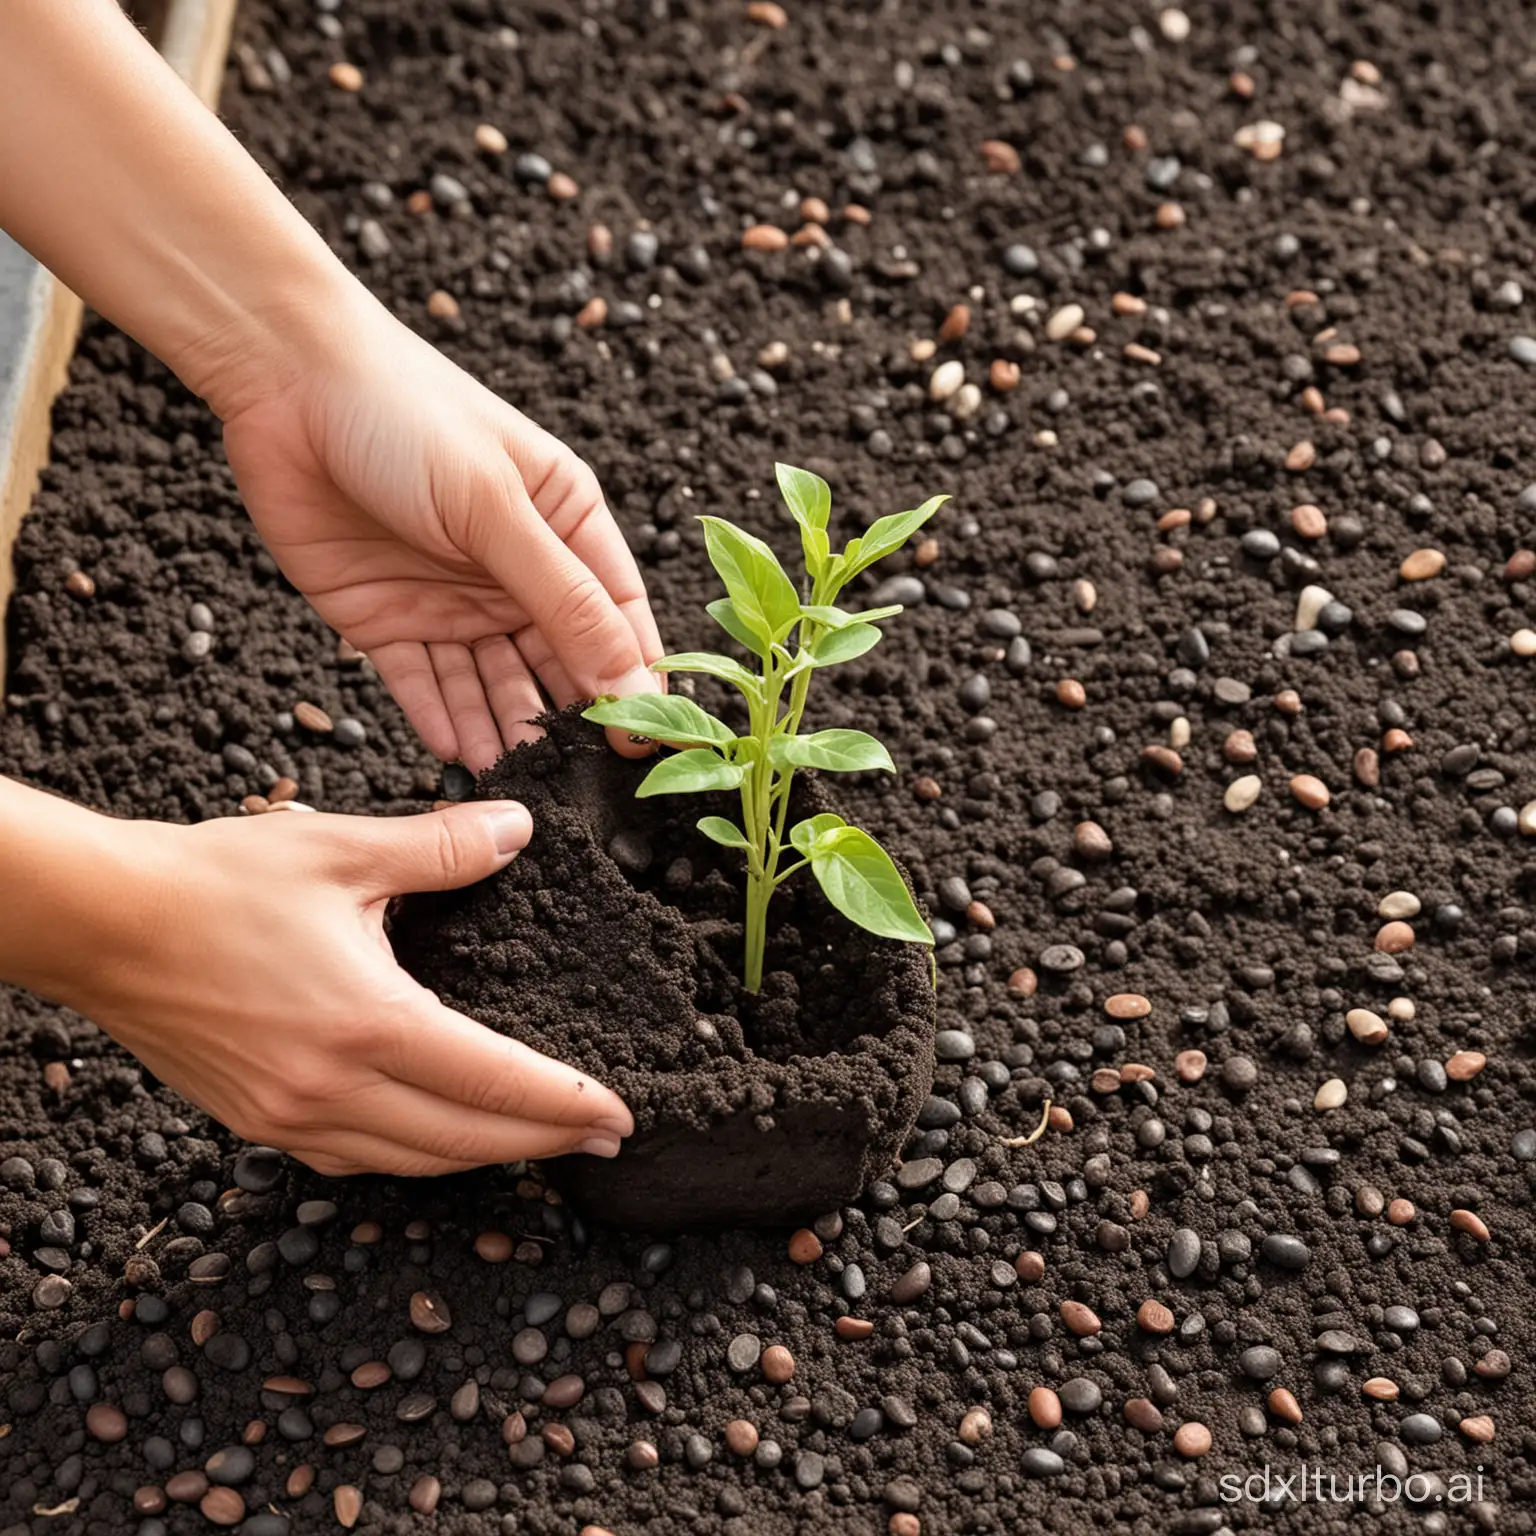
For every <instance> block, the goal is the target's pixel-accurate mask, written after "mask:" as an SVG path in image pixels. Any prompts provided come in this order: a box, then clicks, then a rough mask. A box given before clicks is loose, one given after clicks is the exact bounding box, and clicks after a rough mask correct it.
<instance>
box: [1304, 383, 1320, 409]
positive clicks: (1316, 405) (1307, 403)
mask: <svg viewBox="0 0 1536 1536" xmlns="http://www.w3.org/2000/svg"><path fill="white" fill-rule="evenodd" d="M1301 407H1302V409H1303V410H1305V411H1310V412H1311V413H1312V414H1313V415H1314V416H1321V415H1322V414H1323V410H1324V406H1323V392H1322V390H1320V389H1319V388H1318V387H1317V386H1316V385H1315V384H1309V385H1307V387H1306V388H1305V389H1304V390H1302V392H1301Z"/></svg>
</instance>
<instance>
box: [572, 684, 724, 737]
mask: <svg viewBox="0 0 1536 1536" xmlns="http://www.w3.org/2000/svg"><path fill="white" fill-rule="evenodd" d="M581 717H582V719H583V720H595V721H596V722H597V723H598V724H599V725H616V726H618V728H619V729H620V730H621V731H633V732H634V734H635V735H637V736H649V737H650V738H651V740H652V741H667V742H674V741H680V742H683V743H685V744H686V745H689V746H692V745H699V746H709V747H729V746H733V745H734V744H735V741H736V737H735V735H734V734H733V732H732V731H731V728H730V726H728V725H727V724H726V723H725V721H723V720H717V719H715V717H714V716H713V715H710V714H706V713H705V712H704V711H703V710H702V709H700V708H699V706H698V705H697V704H695V703H694V702H693V700H692V699H685V698H684V697H683V696H682V695H681V694H678V693H633V694H631V695H630V696H629V697H628V698H627V699H610V700H608V701H607V702H606V703H602V704H593V705H591V706H590V707H589V708H587V709H584V710H582V712H581Z"/></svg>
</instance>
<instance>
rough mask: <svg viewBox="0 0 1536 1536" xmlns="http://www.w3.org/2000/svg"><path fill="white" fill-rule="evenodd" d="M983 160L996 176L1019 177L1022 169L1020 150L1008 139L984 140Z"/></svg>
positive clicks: (982, 148)
mask: <svg viewBox="0 0 1536 1536" xmlns="http://www.w3.org/2000/svg"><path fill="white" fill-rule="evenodd" d="M981 158H982V161H983V163H984V164H985V165H986V167H987V170H988V172H989V173H990V174H992V175H994V176H1017V175H1018V173H1019V170H1020V168H1021V162H1020V160H1019V152H1018V150H1016V149H1015V148H1014V147H1013V145H1012V144H1010V143H1009V142H1008V141H1007V140H1006V139H983V140H982V144H981Z"/></svg>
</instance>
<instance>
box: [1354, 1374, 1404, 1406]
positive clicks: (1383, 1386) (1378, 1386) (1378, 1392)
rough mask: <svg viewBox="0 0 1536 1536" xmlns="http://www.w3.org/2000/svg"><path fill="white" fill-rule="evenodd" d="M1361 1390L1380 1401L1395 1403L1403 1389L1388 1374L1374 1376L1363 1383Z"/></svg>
mask: <svg viewBox="0 0 1536 1536" xmlns="http://www.w3.org/2000/svg"><path fill="white" fill-rule="evenodd" d="M1360 1390H1361V1391H1362V1392H1363V1393H1365V1395H1366V1396H1367V1397H1369V1398H1371V1399H1373V1400H1374V1401H1376V1402H1378V1403H1395V1402H1396V1401H1397V1397H1398V1393H1399V1391H1400V1390H1401V1389H1400V1388H1399V1386H1398V1384H1397V1383H1396V1382H1395V1381H1392V1380H1390V1379H1389V1378H1388V1377H1386V1376H1372V1377H1371V1379H1370V1380H1369V1381H1365V1382H1362V1383H1361V1385H1360Z"/></svg>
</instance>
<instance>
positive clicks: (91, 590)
mask: <svg viewBox="0 0 1536 1536" xmlns="http://www.w3.org/2000/svg"><path fill="white" fill-rule="evenodd" d="M64 590H65V591H66V592H68V593H69V595H70V596H71V597H80V598H85V597H94V596H95V595H96V583H95V582H94V581H92V580H91V578H90V577H89V576H87V575H86V573H85V572H84V571H71V572H70V573H69V575H68V576H66V577H65V578H64Z"/></svg>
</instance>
